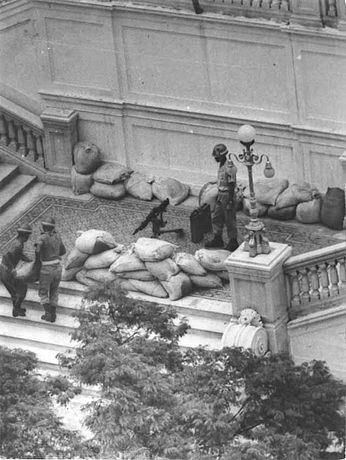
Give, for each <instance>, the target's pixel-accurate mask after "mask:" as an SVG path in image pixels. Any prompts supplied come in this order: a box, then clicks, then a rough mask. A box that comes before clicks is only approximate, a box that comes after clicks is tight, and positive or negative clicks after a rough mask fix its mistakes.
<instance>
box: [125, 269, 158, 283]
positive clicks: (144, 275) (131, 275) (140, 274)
mask: <svg viewBox="0 0 346 460" xmlns="http://www.w3.org/2000/svg"><path fill="white" fill-rule="evenodd" d="M117 275H118V276H119V277H121V278H126V279H133V280H140V281H153V280H154V279H155V276H154V275H152V274H151V273H150V272H149V271H148V270H134V271H131V272H120V273H117Z"/></svg>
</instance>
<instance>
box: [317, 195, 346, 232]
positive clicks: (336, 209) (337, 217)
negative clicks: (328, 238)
mask: <svg viewBox="0 0 346 460" xmlns="http://www.w3.org/2000/svg"><path fill="white" fill-rule="evenodd" d="M320 217H321V222H322V224H323V225H325V226H326V227H328V228H332V229H333V230H342V229H343V220H344V217H345V192H344V191H343V190H342V189H341V188H338V187H328V190H327V193H326V195H325V197H324V198H323V201H322V206H321V215H320Z"/></svg>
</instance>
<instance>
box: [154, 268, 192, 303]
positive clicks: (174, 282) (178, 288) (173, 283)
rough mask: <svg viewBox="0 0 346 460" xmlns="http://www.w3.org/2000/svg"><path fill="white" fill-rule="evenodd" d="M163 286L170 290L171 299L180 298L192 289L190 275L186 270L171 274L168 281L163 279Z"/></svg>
mask: <svg viewBox="0 0 346 460" xmlns="http://www.w3.org/2000/svg"><path fill="white" fill-rule="evenodd" d="M161 284H162V286H163V287H164V288H165V290H166V291H167V292H168V296H169V298H170V300H178V299H181V298H182V297H184V296H186V295H188V294H189V293H190V292H191V290H192V283H191V280H190V278H189V276H188V275H187V274H186V273H184V272H179V273H178V274H177V275H174V276H171V277H170V279H169V280H168V281H161Z"/></svg>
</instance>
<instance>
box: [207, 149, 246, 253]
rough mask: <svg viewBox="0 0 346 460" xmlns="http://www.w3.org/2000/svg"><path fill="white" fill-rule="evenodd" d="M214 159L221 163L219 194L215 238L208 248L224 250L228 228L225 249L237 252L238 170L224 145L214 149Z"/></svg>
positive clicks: (213, 219) (214, 226)
mask: <svg viewBox="0 0 346 460" xmlns="http://www.w3.org/2000/svg"><path fill="white" fill-rule="evenodd" d="M212 155H213V158H214V159H215V161H216V162H217V163H219V170H218V174H217V187H218V194H217V199H216V205H215V209H214V212H213V216H212V222H213V231H214V238H213V239H212V240H211V241H207V242H206V244H205V247H206V248H220V247H221V248H222V247H224V242H223V238H222V234H223V228H224V226H226V229H227V236H228V243H227V245H226V246H225V249H227V250H228V251H235V250H236V249H237V247H238V246H239V244H238V241H237V225H236V203H235V196H234V189H235V186H236V180H237V179H236V174H237V168H236V167H235V166H234V164H233V162H231V161H230V160H228V159H227V155H228V150H227V147H226V146H225V145H224V144H217V145H216V146H215V147H214V149H213V153H212Z"/></svg>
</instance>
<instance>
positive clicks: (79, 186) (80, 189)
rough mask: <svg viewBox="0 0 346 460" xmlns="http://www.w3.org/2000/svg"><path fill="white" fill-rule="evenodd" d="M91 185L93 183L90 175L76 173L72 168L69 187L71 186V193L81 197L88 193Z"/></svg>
mask: <svg viewBox="0 0 346 460" xmlns="http://www.w3.org/2000/svg"><path fill="white" fill-rule="evenodd" d="M92 183H93V176H92V174H79V173H78V172H77V171H76V168H75V167H74V166H72V169H71V185H72V191H73V193H74V194H75V195H82V194H83V193H89V191H90V187H91V186H92Z"/></svg>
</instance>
